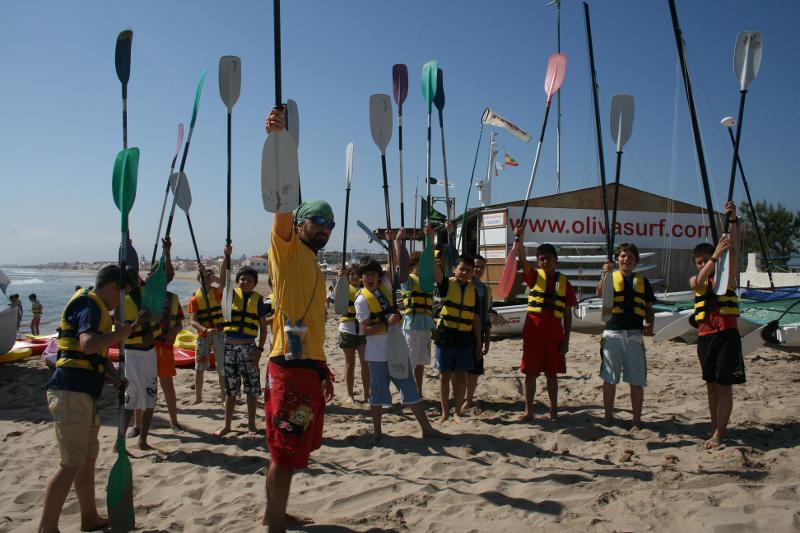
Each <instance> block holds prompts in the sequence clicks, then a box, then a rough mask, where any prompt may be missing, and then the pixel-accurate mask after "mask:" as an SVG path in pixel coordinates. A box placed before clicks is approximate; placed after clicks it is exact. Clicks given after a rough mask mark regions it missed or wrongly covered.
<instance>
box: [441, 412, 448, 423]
mask: <svg viewBox="0 0 800 533" xmlns="http://www.w3.org/2000/svg"><path fill="white" fill-rule="evenodd" d="M448 420H450V413H445V414H443V415H442V418H440V419H439V423H440V424H444V423H445V422H447V421H448Z"/></svg>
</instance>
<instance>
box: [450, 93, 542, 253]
mask: <svg viewBox="0 0 800 533" xmlns="http://www.w3.org/2000/svg"><path fill="white" fill-rule="evenodd" d="M549 114H550V100H548V101H547V105H546V106H545V108H544V119H542V132H541V133H540V134H539V142H538V143H537V144H536V156H535V157H534V158H533V168H532V169H531V179H530V180H529V181H528V192H527V193H525V205H524V206H523V207H522V216H521V217H520V219H519V223H520V224H521V225H522V226H523V227H524V225H525V215H526V214H527V213H528V200H529V199H530V197H531V190H532V189H533V179H534V178H535V177H536V167H537V166H539V154H541V153H542V141H544V130H545V128H546V127H547V116H548V115H549ZM462 233H463V232H462ZM514 252H516V250H514Z"/></svg>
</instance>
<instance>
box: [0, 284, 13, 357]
mask: <svg viewBox="0 0 800 533" xmlns="http://www.w3.org/2000/svg"><path fill="white" fill-rule="evenodd" d="M9 285H11V280H10V279H8V276H6V273H5V272H3V271H2V270H0V291H3V294H5V293H6V289H8V286H9ZM6 351H8V350H6Z"/></svg>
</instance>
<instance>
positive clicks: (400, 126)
mask: <svg viewBox="0 0 800 533" xmlns="http://www.w3.org/2000/svg"><path fill="white" fill-rule="evenodd" d="M397 145H398V147H399V152H400V227H402V228H405V227H406V207H405V204H404V203H403V103H402V102H400V103H398V104H397Z"/></svg>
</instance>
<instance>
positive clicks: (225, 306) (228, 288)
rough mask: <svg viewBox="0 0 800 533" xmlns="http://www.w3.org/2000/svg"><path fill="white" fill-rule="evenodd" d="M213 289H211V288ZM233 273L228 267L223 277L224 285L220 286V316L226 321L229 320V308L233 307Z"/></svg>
mask: <svg viewBox="0 0 800 533" xmlns="http://www.w3.org/2000/svg"><path fill="white" fill-rule="evenodd" d="M212 290H213V289H212ZM233 291H234V287H233V273H232V272H231V271H230V269H228V272H227V276H226V277H225V286H224V287H223V288H222V316H223V317H224V318H225V320H226V321H227V322H230V321H231V309H233Z"/></svg>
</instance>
